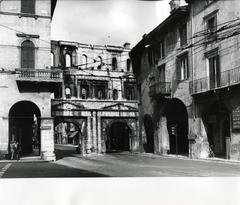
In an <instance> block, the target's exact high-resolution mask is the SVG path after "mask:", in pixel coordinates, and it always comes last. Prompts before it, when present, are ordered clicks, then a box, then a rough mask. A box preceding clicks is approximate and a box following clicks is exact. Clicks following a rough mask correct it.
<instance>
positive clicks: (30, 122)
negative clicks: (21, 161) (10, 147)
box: [9, 101, 41, 156]
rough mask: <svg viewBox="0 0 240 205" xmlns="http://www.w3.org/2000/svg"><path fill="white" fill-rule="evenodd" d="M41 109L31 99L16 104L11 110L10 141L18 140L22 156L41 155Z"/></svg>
mask: <svg viewBox="0 0 240 205" xmlns="http://www.w3.org/2000/svg"><path fill="white" fill-rule="evenodd" d="M40 117H41V114H40V110H39V108H38V107H37V105H35V104H34V103H32V102H30V101H21V102H18V103H16V104H14V105H13V106H12V107H11V109H10V111H9V143H11V142H13V141H17V142H18V143H19V144H20V147H21V152H20V155H21V156H39V155H40V144H41V143H40V140H41V137H40Z"/></svg>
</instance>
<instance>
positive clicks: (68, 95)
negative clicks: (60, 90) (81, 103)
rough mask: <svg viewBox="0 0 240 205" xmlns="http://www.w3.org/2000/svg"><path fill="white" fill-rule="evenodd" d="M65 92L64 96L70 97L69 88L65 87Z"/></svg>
mask: <svg viewBox="0 0 240 205" xmlns="http://www.w3.org/2000/svg"><path fill="white" fill-rule="evenodd" d="M65 94H66V98H71V89H70V88H65Z"/></svg>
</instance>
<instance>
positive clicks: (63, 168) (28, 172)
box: [0, 145, 240, 178]
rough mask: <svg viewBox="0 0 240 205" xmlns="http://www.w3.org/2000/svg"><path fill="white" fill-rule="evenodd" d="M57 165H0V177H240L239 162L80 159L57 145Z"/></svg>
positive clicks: (145, 157)
mask: <svg viewBox="0 0 240 205" xmlns="http://www.w3.org/2000/svg"><path fill="white" fill-rule="evenodd" d="M56 155H57V161H56V162H51V163H48V162H39V161H38V162H4V163H3V162H2V163H0V176H1V177H2V178H16V177H18V178H23V177H24V178H27V177H29V178H39V177H184V176H185V177H191V176H195V177H199V176H209V177H221V176H240V163H239V164H238V163H236V164H234V163H226V162H213V161H196V160H188V159H176V158H170V157H160V156H157V155H152V154H130V153H127V152H123V153H111V154H107V155H102V156H99V155H92V156H88V157H82V156H80V155H78V154H76V153H75V148H74V147H72V146H60V145H57V146H56Z"/></svg>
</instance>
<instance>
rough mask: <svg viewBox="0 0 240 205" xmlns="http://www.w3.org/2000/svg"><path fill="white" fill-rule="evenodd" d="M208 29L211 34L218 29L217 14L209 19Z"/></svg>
mask: <svg viewBox="0 0 240 205" xmlns="http://www.w3.org/2000/svg"><path fill="white" fill-rule="evenodd" d="M206 21H207V31H208V33H209V34H210V35H211V34H213V33H214V32H215V31H216V30H217V16H216V15H214V16H212V17H211V18H208V19H207V20H206Z"/></svg>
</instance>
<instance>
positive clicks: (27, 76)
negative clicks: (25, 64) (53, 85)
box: [16, 69, 63, 82]
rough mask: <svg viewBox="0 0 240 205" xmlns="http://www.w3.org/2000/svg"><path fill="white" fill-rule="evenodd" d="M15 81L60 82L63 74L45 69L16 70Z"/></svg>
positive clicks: (59, 71)
mask: <svg viewBox="0 0 240 205" xmlns="http://www.w3.org/2000/svg"><path fill="white" fill-rule="evenodd" d="M16 73H17V80H19V81H46V82H62V80H63V74H62V71H61V70H47V69H42V70H40V69H36V70H30V69H16Z"/></svg>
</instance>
